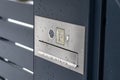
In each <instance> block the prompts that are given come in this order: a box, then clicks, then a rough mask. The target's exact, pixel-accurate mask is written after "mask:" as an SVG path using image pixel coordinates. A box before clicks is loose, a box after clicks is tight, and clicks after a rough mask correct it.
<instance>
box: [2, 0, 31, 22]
mask: <svg viewBox="0 0 120 80" xmlns="http://www.w3.org/2000/svg"><path fill="white" fill-rule="evenodd" d="M0 16H3V17H5V18H13V19H16V20H20V21H23V22H27V23H30V24H33V6H32V5H29V4H22V3H17V2H12V1H10V0H0Z"/></svg>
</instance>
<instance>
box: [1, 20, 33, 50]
mask: <svg viewBox="0 0 120 80" xmlns="http://www.w3.org/2000/svg"><path fill="white" fill-rule="evenodd" d="M0 36H1V37H4V38H6V39H9V40H11V41H14V42H18V43H21V44H23V45H26V46H29V47H31V48H33V29H31V28H27V27H23V26H20V25H17V24H13V23H9V22H5V21H0Z"/></svg>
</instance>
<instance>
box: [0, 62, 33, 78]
mask: <svg viewBox="0 0 120 80" xmlns="http://www.w3.org/2000/svg"><path fill="white" fill-rule="evenodd" d="M0 75H1V76H3V77H4V78H7V79H8V80H33V76H32V75H31V74H28V73H26V72H24V71H22V70H19V69H17V68H14V67H12V66H11V65H9V64H7V63H5V62H3V61H0Z"/></svg>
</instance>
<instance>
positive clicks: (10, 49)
mask: <svg viewBox="0 0 120 80" xmlns="http://www.w3.org/2000/svg"><path fill="white" fill-rule="evenodd" d="M0 56H1V57H3V58H7V59H9V60H10V61H12V62H14V63H16V64H17V65H20V66H22V67H25V68H28V69H30V70H32V71H33V53H32V52H31V51H28V50H25V49H22V48H20V47H17V46H15V45H14V44H13V43H9V42H4V41H0ZM0 68H1V67H0Z"/></svg>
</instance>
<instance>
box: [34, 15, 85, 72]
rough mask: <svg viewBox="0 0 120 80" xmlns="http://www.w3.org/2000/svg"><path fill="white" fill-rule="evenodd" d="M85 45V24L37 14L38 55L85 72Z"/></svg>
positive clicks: (36, 48) (36, 50)
mask: <svg viewBox="0 0 120 80" xmlns="http://www.w3.org/2000/svg"><path fill="white" fill-rule="evenodd" d="M51 30H52V31H51ZM84 45H85V27H84V26H80V25H75V24H71V23H66V22H62V21H57V20H52V19H48V18H44V17H40V16H35V55H36V56H38V57H41V58H43V59H45V60H48V61H50V62H53V63H56V64H58V65H61V66H63V67H65V68H68V69H71V70H73V71H75V72H78V73H81V74H84V47H85V46H84Z"/></svg>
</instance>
